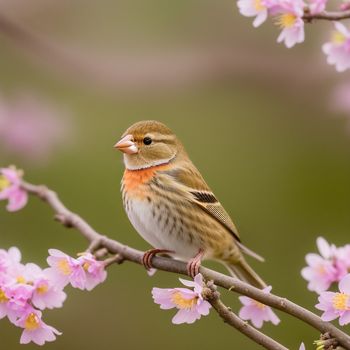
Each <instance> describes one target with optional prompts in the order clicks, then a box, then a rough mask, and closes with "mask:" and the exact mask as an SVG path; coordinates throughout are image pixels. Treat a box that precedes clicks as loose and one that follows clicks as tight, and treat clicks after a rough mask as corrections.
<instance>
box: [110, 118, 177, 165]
mask: <svg viewBox="0 0 350 350" xmlns="http://www.w3.org/2000/svg"><path fill="white" fill-rule="evenodd" d="M114 147H115V148H116V149H118V150H120V151H121V152H123V153H124V162H125V166H126V168H127V169H129V170H139V169H146V168H150V167H153V166H157V165H161V164H167V163H169V162H170V161H171V160H173V159H174V158H175V157H176V156H177V155H178V154H179V153H180V152H182V151H183V147H182V145H181V143H180V141H179V140H178V139H177V137H176V135H175V134H174V133H173V132H172V131H171V130H170V129H169V128H168V127H167V126H165V125H164V124H162V123H160V122H157V121H153V120H148V121H141V122H138V123H136V124H134V125H132V126H130V127H129V128H128V129H127V130H126V131H125V133H124V134H123V136H122V138H121V140H120V141H118V142H117V143H116V144H115V145H114Z"/></svg>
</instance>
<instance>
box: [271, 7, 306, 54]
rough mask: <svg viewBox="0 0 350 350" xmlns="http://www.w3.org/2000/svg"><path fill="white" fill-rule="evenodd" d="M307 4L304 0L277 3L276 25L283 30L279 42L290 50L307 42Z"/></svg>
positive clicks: (274, 11) (274, 8) (275, 11)
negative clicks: (304, 17)
mask: <svg viewBox="0 0 350 350" xmlns="http://www.w3.org/2000/svg"><path fill="white" fill-rule="evenodd" d="M304 8H305V3H304V1H302V0H285V1H280V2H277V4H276V5H275V6H274V7H273V13H274V14H276V15H277V20H276V24H277V25H278V26H279V27H280V28H281V29H282V32H281V33H280V35H279V37H278V38H277V42H279V43H280V42H283V41H284V43H285V45H286V46H287V47H288V48H291V47H293V46H294V45H295V44H297V43H302V42H303V41H304V40H305V33H304V21H303V19H302V17H303V15H304Z"/></svg>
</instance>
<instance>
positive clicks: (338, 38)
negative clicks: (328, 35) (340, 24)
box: [332, 31, 346, 45]
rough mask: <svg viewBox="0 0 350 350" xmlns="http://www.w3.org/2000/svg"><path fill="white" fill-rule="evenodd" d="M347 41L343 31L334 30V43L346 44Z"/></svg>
mask: <svg viewBox="0 0 350 350" xmlns="http://www.w3.org/2000/svg"><path fill="white" fill-rule="evenodd" d="M345 41H346V37H345V35H344V34H343V33H341V32H338V31H334V32H333V35H332V42H333V43H334V44H339V45H341V44H344V43H345Z"/></svg>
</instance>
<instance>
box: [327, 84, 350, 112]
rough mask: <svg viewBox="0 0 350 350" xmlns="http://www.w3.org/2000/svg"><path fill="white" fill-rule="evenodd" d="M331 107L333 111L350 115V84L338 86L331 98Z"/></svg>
mask: <svg viewBox="0 0 350 350" xmlns="http://www.w3.org/2000/svg"><path fill="white" fill-rule="evenodd" d="M330 107H331V109H332V111H335V112H343V113H347V114H348V115H350V83H349V82H345V83H340V84H339V85H337V86H336V87H335V88H334V90H333V92H332V96H331V101H330Z"/></svg>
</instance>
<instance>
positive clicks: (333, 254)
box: [301, 237, 350, 293]
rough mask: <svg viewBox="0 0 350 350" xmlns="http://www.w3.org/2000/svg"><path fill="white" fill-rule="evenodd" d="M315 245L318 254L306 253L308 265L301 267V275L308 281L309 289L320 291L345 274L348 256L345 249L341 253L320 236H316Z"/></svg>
mask: <svg viewBox="0 0 350 350" xmlns="http://www.w3.org/2000/svg"><path fill="white" fill-rule="evenodd" d="M317 247H318V250H319V252H320V255H318V254H312V253H311V254H307V255H306V262H307V264H308V266H307V267H304V268H303V269H302V271H301V275H302V276H303V277H304V278H305V279H306V280H307V281H308V282H309V284H308V289H309V290H311V291H315V292H316V293H321V292H323V291H325V290H327V289H328V288H329V287H330V286H331V284H332V283H333V282H337V281H340V279H341V278H343V277H344V276H345V275H346V274H347V269H348V266H347V259H349V258H348V257H347V253H346V252H345V251H344V252H343V253H342V250H341V249H340V248H337V247H336V246H335V245H334V244H332V245H330V244H329V243H328V242H327V241H326V240H325V239H324V238H322V237H319V238H317ZM349 266H350V261H349Z"/></svg>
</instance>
